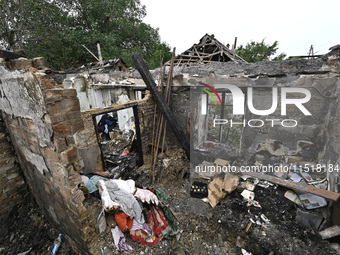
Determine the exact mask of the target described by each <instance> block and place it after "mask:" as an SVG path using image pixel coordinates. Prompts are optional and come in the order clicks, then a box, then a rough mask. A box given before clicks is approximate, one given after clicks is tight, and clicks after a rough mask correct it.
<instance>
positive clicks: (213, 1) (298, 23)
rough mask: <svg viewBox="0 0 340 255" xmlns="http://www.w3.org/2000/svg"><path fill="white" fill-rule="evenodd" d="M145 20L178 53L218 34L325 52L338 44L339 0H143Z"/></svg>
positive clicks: (291, 52)
mask: <svg viewBox="0 0 340 255" xmlns="http://www.w3.org/2000/svg"><path fill="white" fill-rule="evenodd" d="M141 3H142V4H143V5H145V6H146V11H147V16H146V17H145V19H144V22H146V23H148V24H151V25H152V26H153V27H155V28H156V27H158V28H159V33H160V35H161V39H162V41H165V42H167V43H168V44H169V45H170V46H171V47H176V54H179V53H181V52H183V51H185V50H186V49H188V48H190V47H191V46H192V45H193V44H194V43H197V42H198V41H199V39H200V38H201V37H202V36H203V35H205V34H206V33H208V34H214V35H215V37H216V38H217V39H218V40H219V41H220V42H222V43H225V44H227V43H229V44H230V45H232V44H233V43H234V39H235V37H237V38H238V39H237V46H239V45H241V44H243V45H245V44H246V43H248V42H250V41H256V42H260V41H262V39H265V43H267V44H272V43H273V42H274V41H278V42H279V50H278V52H277V54H279V53H281V52H285V53H286V54H287V56H295V55H306V54H308V52H309V48H310V46H311V45H313V47H314V54H324V53H327V52H328V49H329V48H330V47H332V46H334V45H336V44H340V15H339V10H340V0H323V1H320V0H318V1H316V0H308V1H305V0H285V1H281V0H276V1H275V0H274V1H273V0H257V1H254V0H237V1H235V0H234V1H228V0H209V1H202V0H195V1H194V0H172V1H164V0H141Z"/></svg>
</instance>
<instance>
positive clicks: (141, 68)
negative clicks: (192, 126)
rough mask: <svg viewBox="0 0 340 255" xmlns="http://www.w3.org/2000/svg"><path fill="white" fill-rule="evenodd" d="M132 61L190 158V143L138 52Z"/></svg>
mask: <svg viewBox="0 0 340 255" xmlns="http://www.w3.org/2000/svg"><path fill="white" fill-rule="evenodd" d="M132 61H133V63H134V64H135V67H136V69H137V70H138V72H139V73H140V75H141V76H142V79H143V81H144V83H145V84H146V86H147V87H148V89H149V90H150V92H151V94H152V96H153V98H154V100H155V102H156V103H157V105H158V106H159V109H160V111H161V112H162V114H163V115H164V117H165V118H166V119H167V121H168V123H169V125H170V127H171V129H172V131H173V132H174V135H175V136H176V137H177V139H178V142H179V143H180V145H181V147H182V148H183V150H184V151H185V154H186V155H187V157H188V159H190V145H189V142H188V139H187V137H186V136H185V135H184V133H183V132H182V130H181V129H180V126H179V125H178V123H177V121H176V118H175V116H174V115H173V113H172V111H171V110H170V107H169V106H168V105H167V103H166V102H165V101H164V99H163V98H162V96H161V94H160V93H159V91H158V89H157V86H156V83H155V81H154V80H153V78H152V75H151V73H150V71H149V69H148V67H147V66H146V64H145V62H144V60H143V59H142V57H141V56H140V55H139V54H138V53H134V54H133V55H132Z"/></svg>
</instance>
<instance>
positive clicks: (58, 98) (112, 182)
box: [0, 35, 340, 254]
mask: <svg viewBox="0 0 340 255" xmlns="http://www.w3.org/2000/svg"><path fill="white" fill-rule="evenodd" d="M134 62H135V65H136V69H137V70H136V71H130V70H127V69H126V68H123V67H122V69H121V70H120V68H118V70H117V69H116V68H115V67H111V65H112V66H114V65H113V64H112V63H107V64H108V65H110V66H106V67H105V64H104V66H88V67H84V68H82V69H79V70H76V71H74V70H73V71H72V72H67V71H65V72H57V71H52V70H50V69H49V68H48V66H47V63H46V61H45V60H44V58H34V59H27V58H20V57H18V58H15V57H12V58H7V59H6V58H2V59H1V66H0V113H1V115H0V117H1V118H0V142H1V149H0V163H1V165H0V182H1V193H2V196H1V198H0V199H1V208H0V212H1V219H2V220H4V219H6V217H8V216H9V215H11V213H12V211H13V210H14V209H15V208H17V206H18V205H20V204H22V203H23V202H24V198H25V196H27V194H31V195H32V196H33V197H34V199H35V201H36V203H37V204H38V205H39V207H40V208H41V210H42V211H43V213H44V215H45V216H46V218H47V219H48V220H49V222H50V223H51V224H52V225H53V227H54V228H55V229H57V230H58V232H60V233H62V234H63V238H64V240H66V241H67V243H69V245H70V246H71V247H72V250H73V252H75V253H76V254H113V253H115V254H118V250H127V249H130V248H132V249H134V250H135V251H134V252H135V253H134V254H293V253H294V254H302V253H306V252H309V253H318V254H339V253H337V252H339V244H338V243H339V239H336V238H337V237H336V236H337V235H338V234H340V233H339V230H338V229H339V225H340V219H339V202H338V196H339V193H338V192H339V171H338V169H339V168H338V165H339V164H340V160H339V155H340V150H339V146H338V139H337V138H338V136H339V128H338V122H339V120H340V111H339V103H340V102H339V95H338V94H339V86H340V78H339V73H340V53H339V47H333V48H332V51H330V52H329V53H328V54H327V55H325V56H323V57H322V58H318V59H309V60H293V61H282V62H271V61H265V62H261V63H255V64H249V63H246V62H245V61H244V60H243V59H241V58H239V57H238V56H237V55H235V54H234V53H233V52H232V51H231V50H229V49H228V48H227V47H225V46H223V45H222V44H221V43H219V42H218V41H217V40H216V39H215V38H214V37H213V36H209V35H205V36H204V37H203V38H202V39H201V40H200V42H199V44H195V45H194V46H193V47H192V48H190V49H189V50H187V51H185V52H184V53H182V54H180V55H179V56H177V57H176V58H174V61H173V63H172V64H170V67H169V66H166V68H164V69H163V68H159V69H156V70H152V71H151V72H149V70H147V68H146V67H145V66H144V64H143V61H142V60H140V58H138V56H137V55H135V56H134ZM202 63H203V64H204V65H203V64H202ZM169 72H170V74H169ZM171 72H172V73H171ZM168 77H170V79H168ZM171 78H172V79H171ZM168 81H169V82H168ZM222 85H223V86H222ZM226 85H228V86H226ZM301 89H303V90H301ZM166 91H168V93H166ZM301 91H302V92H305V94H304V93H301ZM306 91H308V92H306ZM207 92H209V93H207ZM236 93H238V95H239V96H240V98H243V100H241V104H240V103H239V104H238V106H240V107H241V108H238V110H239V111H238V112H235V108H236V107H235V106H236V103H237V102H239V101H237V100H236V99H235V94H236ZM162 94H167V95H168V96H169V97H168V98H167V99H166V100H165V99H163V97H162ZM308 95H310V98H309V96H308ZM282 99H289V100H293V99H298V100H300V101H298V102H299V103H298V104H294V103H292V101H284V100H282ZM236 101H237V102H236ZM274 102H276V103H274ZM282 109H284V110H282ZM304 110H307V111H308V113H310V114H305V113H307V112H306V111H304ZM266 111H267V112H266ZM259 113H260V114H259ZM262 113H263V114H262ZM161 116H164V117H161ZM162 118H163V119H164V121H161V119H162ZM165 120H166V121H165ZM161 122H162V123H163V128H164V126H166V127H167V131H166V132H163V133H162V132H161V131H159V134H157V132H156V130H157V129H158V130H163V129H162V128H157V126H161V125H160V123H161ZM232 123H233V124H234V125H232ZM157 136H158V137H160V138H159V141H160V142H159V143H157V142H155V141H156V137H157ZM163 137H164V138H163ZM162 141H164V143H163V145H162ZM155 151H157V153H156V154H155ZM189 159H190V163H189ZM154 165H155V166H156V167H154ZM268 166H272V167H273V168H275V169H276V170H277V171H274V172H271V173H270V171H267V172H266V173H265V174H263V173H258V172H256V171H255V170H264V169H265V167H268ZM206 167H208V169H210V171H206V170H202V171H201V170H200V169H206ZM209 167H210V168H209ZM218 167H220V168H218ZM223 167H225V168H223ZM228 167H229V169H231V170H230V171H222V172H221V171H220V172H218V171H217V170H216V169H228ZM251 167H254V168H253V169H250V168H251ZM255 167H257V168H255ZM312 168H313V169H315V171H312ZM249 169H250V170H253V171H248V172H246V171H245V170H249ZM254 169H255V170H254ZM234 170H235V171H234ZM281 170H282V171H281ZM308 170H309V171H308ZM254 172H255V173H254ZM260 172H261V171H260ZM307 174H308V175H307ZM94 178H96V181H95V180H94ZM99 179H100V180H99ZM89 182H90V184H91V183H93V182H95V184H94V185H92V186H90V185H89ZM211 183H212V184H211ZM119 185H121V186H119ZM123 186H124V188H123ZM84 187H85V188H84ZM91 188H94V190H92V189H91ZM198 189H199V190H198ZM201 189H202V191H201ZM123 190H124V191H123ZM118 191H119V192H120V193H119V192H118ZM287 192H288V193H287ZM95 193H97V194H96V196H95ZM117 194H118V195H117ZM306 194H310V195H307V196H306ZM122 197H129V199H131V200H129V201H133V208H134V209H133V210H132V211H129V210H128V209H126V207H125V206H124V202H123V201H122ZM200 198H203V200H202V199H200ZM135 200H136V201H137V200H138V201H137V202H135ZM298 200H299V201H298ZM115 203H117V204H115ZM308 203H309V204H308ZM13 208H14V209H13ZM117 208H118V209H117ZM122 211H123V212H122ZM120 213H122V214H120ZM125 213H126V215H128V216H130V217H128V216H126V215H125ZM131 215H133V217H132V216H131ZM162 215H163V216H162ZM119 217H120V218H119ZM154 217H156V218H157V217H158V218H161V219H162V220H160V221H157V220H154V221H152V219H153V218H154ZM132 219H133V222H134V223H133V222H132ZM304 219H307V220H304ZM121 220H122V221H124V222H126V224H125V225H124V224H123V227H121ZM128 222H129V223H128ZM150 222H153V223H152V225H150ZM144 223H147V224H148V227H146V226H145V225H144V227H145V228H150V231H151V232H150V234H148V230H147V229H142V227H141V226H139V228H138V227H137V229H134V228H132V230H131V227H132V226H134V225H133V224H135V226H136V225H138V224H139V225H143V224H144ZM117 224H118V225H117ZM129 224H131V225H130V226H129ZM150 226H151V227H150ZM124 227H127V229H126V230H127V232H123V234H122V233H121V232H122V231H121V230H122V229H124ZM329 228H331V230H329ZM119 229H120V230H119ZM166 229H167V231H166V232H163V231H165V230H166ZM133 231H135V232H133ZM136 231H139V232H136ZM142 231H144V232H142ZM323 231H326V232H323ZM156 232H157V234H155V233H156ZM329 232H332V233H335V234H329ZM124 233H125V234H124ZM127 233H129V234H127ZM117 237H118V239H117ZM115 238H116V239H115ZM9 239H10V235H8V234H7V235H5V236H4V237H3V238H2V240H4V242H5V241H9ZM124 239H126V243H124V242H123V241H122V240H124ZM117 240H118V241H117ZM325 240H327V241H326V242H325ZM151 243H152V244H151ZM30 245H31V244H29V243H28V244H26V245H22V246H20V247H19V246H18V247H15V249H16V250H9V248H7V246H6V247H2V246H0V249H2V250H3V251H12V252H14V254H18V253H20V252H24V251H27V250H29V248H30V247H32V246H30ZM51 245H52V244H51ZM62 246H63V244H62V245H61V247H60V252H61V253H62V252H63V250H62V249H63V247H62ZM51 248H52V247H51ZM6 249H7V250H6ZM12 249H14V248H12ZM46 252H47V251H46ZM48 252H51V250H49V251H48ZM28 254H29V253H28Z"/></svg>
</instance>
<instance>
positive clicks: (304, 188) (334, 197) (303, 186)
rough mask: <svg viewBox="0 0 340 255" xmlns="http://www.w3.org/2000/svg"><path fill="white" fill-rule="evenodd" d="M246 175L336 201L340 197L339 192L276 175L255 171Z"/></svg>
mask: <svg viewBox="0 0 340 255" xmlns="http://www.w3.org/2000/svg"><path fill="white" fill-rule="evenodd" d="M246 175H250V176H252V177H255V178H259V179H262V180H265V181H269V182H272V183H275V184H278V185H280V186H283V187H286V188H289V189H293V190H296V191H300V192H304V193H313V194H315V195H318V196H321V197H324V198H328V199H330V200H333V201H337V200H338V199H339V197H340V194H339V193H336V192H333V191H329V190H324V189H318V188H315V187H313V186H309V185H306V184H302V183H298V182H293V181H288V180H285V179H281V178H278V177H274V176H271V175H268V174H263V173H257V172H247V173H246Z"/></svg>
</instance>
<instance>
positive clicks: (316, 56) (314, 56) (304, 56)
mask: <svg viewBox="0 0 340 255" xmlns="http://www.w3.org/2000/svg"><path fill="white" fill-rule="evenodd" d="M321 57H323V55H313V56H312V55H303V56H290V57H288V59H291V58H321Z"/></svg>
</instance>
